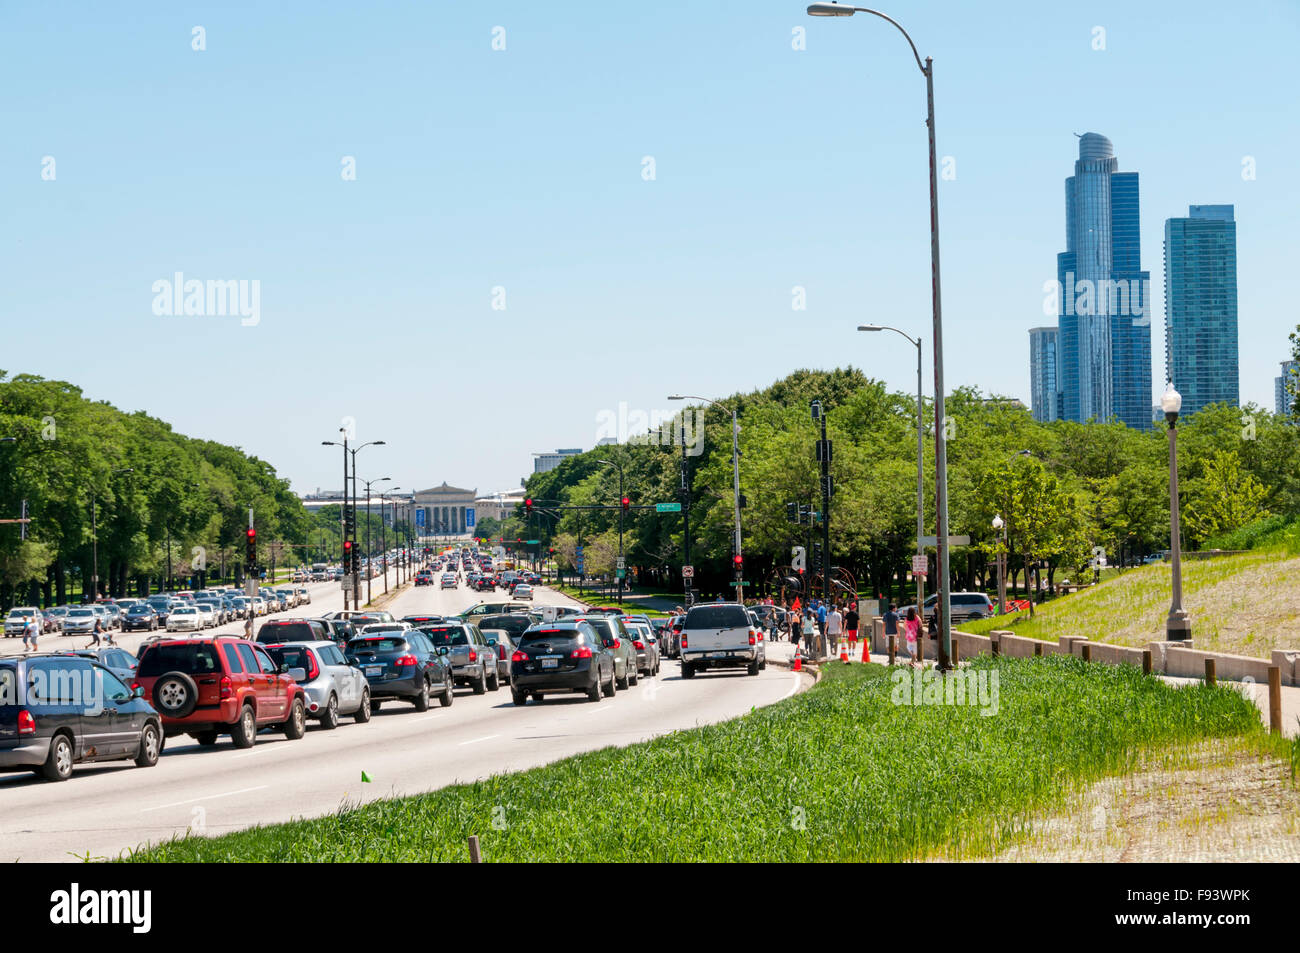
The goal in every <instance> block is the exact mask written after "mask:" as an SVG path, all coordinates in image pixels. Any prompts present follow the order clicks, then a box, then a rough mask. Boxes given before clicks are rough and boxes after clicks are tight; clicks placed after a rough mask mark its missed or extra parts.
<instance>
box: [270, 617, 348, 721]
mask: <svg viewBox="0 0 1300 953" xmlns="http://www.w3.org/2000/svg"><path fill="white" fill-rule="evenodd" d="M267 625H270V623H269V622H268V623H267ZM262 628H263V629H265V628H266V626H263V627H262ZM266 652H267V654H268V655H270V656H271V658H272V660H274V661H275V662H276V663H277V664H278V665H279V666H280V667H281V668H282V669H283V668H286V667H287V668H290V669H296V668H300V669H302V670H303V671H304V672H305V677H303V678H301V679H298V684H299V685H301V686H302V690H303V692H305V693H306V701H307V715H308V717H310V718H315V719H316V720H317V721H319V722H320V725H321V727H322V728H325V729H327V730H332V729H334V728H337V727H338V726H339V717H340V716H342V715H351V716H352V718H353V720H354V721H356V722H357V723H358V724H363V723H365V722H367V721H369V720H370V684H369V682H367V680H366V676H365V675H364V674H362V672H361V669H359V668H357V667H356V666H355V665H350V664H349V663H348V660H347V659H346V658H344V656H343V652H342V651H341V650H340V649H339V647H338V646H337V645H335V644H334V643H333V642H329V641H319V640H317V641H310V642H278V643H276V644H275V645H268V646H267V647H266Z"/></svg>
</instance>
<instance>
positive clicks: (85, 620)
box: [6, 606, 101, 635]
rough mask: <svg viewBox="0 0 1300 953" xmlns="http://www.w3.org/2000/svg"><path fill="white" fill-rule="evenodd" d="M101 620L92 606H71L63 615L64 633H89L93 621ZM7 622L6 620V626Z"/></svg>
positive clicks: (93, 624)
mask: <svg viewBox="0 0 1300 953" xmlns="http://www.w3.org/2000/svg"><path fill="white" fill-rule="evenodd" d="M98 621H101V619H100V616H99V613H97V612H96V611H95V610H94V608H93V607H92V606H73V607H72V608H71V609H69V610H68V614H67V615H65V616H64V617H63V634H64V635H89V634H90V633H91V632H94V631H95V623H96V622H98ZM7 626H8V623H7V622H6V628H7Z"/></svg>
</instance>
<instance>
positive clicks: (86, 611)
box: [68, 609, 95, 618]
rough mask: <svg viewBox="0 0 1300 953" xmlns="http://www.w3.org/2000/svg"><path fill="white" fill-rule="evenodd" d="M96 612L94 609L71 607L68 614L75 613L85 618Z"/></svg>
mask: <svg viewBox="0 0 1300 953" xmlns="http://www.w3.org/2000/svg"><path fill="white" fill-rule="evenodd" d="M94 614H95V610H94V609H69V610H68V615H75V616H78V617H80V618H85V617H86V616H88V615H94Z"/></svg>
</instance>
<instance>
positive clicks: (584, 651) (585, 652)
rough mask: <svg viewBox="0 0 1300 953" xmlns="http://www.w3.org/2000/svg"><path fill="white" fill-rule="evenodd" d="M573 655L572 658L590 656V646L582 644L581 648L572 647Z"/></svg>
mask: <svg viewBox="0 0 1300 953" xmlns="http://www.w3.org/2000/svg"><path fill="white" fill-rule="evenodd" d="M573 657H574V658H591V648H590V647H589V646H586V645H584V646H582V647H581V648H577V649H574V650H573Z"/></svg>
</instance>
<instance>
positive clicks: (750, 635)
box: [749, 630, 758, 645]
mask: <svg viewBox="0 0 1300 953" xmlns="http://www.w3.org/2000/svg"><path fill="white" fill-rule="evenodd" d="M757 641H758V640H757V639H755V638H754V633H753V630H751V631H750V633H749V644H750V645H753V644H754V643H755V642H757Z"/></svg>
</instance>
